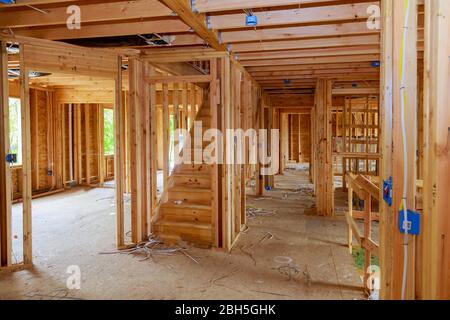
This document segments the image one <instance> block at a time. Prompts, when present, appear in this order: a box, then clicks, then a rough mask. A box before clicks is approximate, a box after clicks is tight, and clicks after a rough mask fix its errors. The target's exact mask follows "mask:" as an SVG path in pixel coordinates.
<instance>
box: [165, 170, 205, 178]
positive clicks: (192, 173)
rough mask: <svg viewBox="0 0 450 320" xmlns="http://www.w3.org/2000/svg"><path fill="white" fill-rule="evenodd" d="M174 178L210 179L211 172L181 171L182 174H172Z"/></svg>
mask: <svg viewBox="0 0 450 320" xmlns="http://www.w3.org/2000/svg"><path fill="white" fill-rule="evenodd" d="M172 176H174V177H180V178H185V177H192V176H195V177H202V178H210V177H211V174H210V173H209V172H203V171H193V172H189V171H181V172H174V173H173V174H172Z"/></svg>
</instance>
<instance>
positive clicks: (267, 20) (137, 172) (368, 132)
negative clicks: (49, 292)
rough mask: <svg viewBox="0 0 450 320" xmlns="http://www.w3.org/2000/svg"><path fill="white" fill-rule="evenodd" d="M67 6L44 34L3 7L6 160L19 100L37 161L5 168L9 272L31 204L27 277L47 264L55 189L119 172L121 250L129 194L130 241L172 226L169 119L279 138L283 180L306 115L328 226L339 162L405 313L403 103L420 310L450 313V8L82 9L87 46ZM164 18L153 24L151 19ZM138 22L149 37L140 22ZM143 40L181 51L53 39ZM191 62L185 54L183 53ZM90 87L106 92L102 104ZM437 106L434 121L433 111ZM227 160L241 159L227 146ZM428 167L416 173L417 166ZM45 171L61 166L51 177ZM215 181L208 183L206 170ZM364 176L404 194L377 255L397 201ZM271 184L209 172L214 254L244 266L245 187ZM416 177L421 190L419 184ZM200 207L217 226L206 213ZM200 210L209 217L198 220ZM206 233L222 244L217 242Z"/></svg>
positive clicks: (113, 5)
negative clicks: (68, 18) (43, 213)
mask: <svg viewBox="0 0 450 320" xmlns="http://www.w3.org/2000/svg"><path fill="white" fill-rule="evenodd" d="M59 2H60V1H53V0H47V1H45V0H43V1H40V0H39V1H32V3H33V4H45V5H47V4H48V5H49V7H50V8H52V11H51V12H49V13H48V14H47V16H46V19H40V17H41V14H40V13H38V12H36V11H35V10H33V9H32V8H29V7H27V6H26V5H27V4H29V3H31V2H29V1H26V2H23V1H22V2H18V3H16V4H14V5H11V7H6V6H1V9H0V21H1V23H0V27H1V28H2V29H3V30H1V33H0V44H1V56H0V58H1V59H0V71H1V73H0V76H1V78H0V89H1V92H0V105H1V111H2V114H1V119H2V121H1V123H0V155H1V156H6V155H7V154H8V152H9V150H8V149H9V146H8V118H9V115H8V108H7V106H8V105H9V102H8V98H9V96H10V94H11V93H10V92H9V91H15V96H20V99H21V111H22V119H21V121H22V135H23V140H22V149H23V150H22V153H23V155H24V158H23V165H22V166H21V167H20V168H19V167H17V168H14V167H10V166H9V165H8V164H2V165H1V167H0V200H1V203H0V204H1V205H0V265H1V267H12V265H11V264H12V263H11V254H10V252H11V203H12V200H18V199H19V198H20V197H22V200H23V203H24V205H23V217H24V219H23V221H24V239H23V243H24V260H23V263H24V265H29V264H31V263H32V254H33V252H32V240H31V239H32V232H31V231H32V223H31V199H32V198H33V197H36V196H42V195H44V194H46V193H45V192H46V191H49V192H58V191H59V190H62V189H63V187H69V186H71V185H72V184H74V183H75V184H78V185H86V186H96V185H97V183H98V185H100V186H102V185H104V183H105V180H108V179H110V178H112V174H110V175H109V174H108V172H109V171H110V170H111V168H112V166H114V171H115V172H114V177H115V188H116V211H117V217H116V218H117V221H116V223H117V246H118V247H119V248H124V247H125V246H126V245H127V244H126V243H125V231H126V230H125V229H124V228H125V211H124V195H125V194H126V193H127V192H129V193H130V195H131V228H132V239H131V241H132V242H133V243H138V242H140V241H143V240H145V239H146V238H147V236H148V235H149V234H150V233H151V232H152V228H153V227H154V226H156V221H157V220H158V218H159V216H158V214H159V210H160V208H161V205H162V204H163V203H164V202H165V201H166V200H167V199H166V198H167V197H168V193H167V189H169V188H170V187H171V184H172V182H173V181H172V180H171V172H170V164H169V159H170V152H171V151H170V150H171V149H170V132H169V127H170V120H169V119H170V115H171V113H173V114H174V117H175V128H185V129H188V130H190V129H191V127H192V125H193V122H194V121H195V120H196V119H197V118H200V117H204V118H205V119H208V120H210V121H211V127H212V128H218V129H222V131H223V130H226V129H235V128H241V129H244V130H245V129H256V130H257V129H263V128H267V129H271V128H279V129H280V130H281V138H282V140H281V145H280V146H281V155H280V160H281V168H280V171H281V173H282V172H283V171H284V170H285V169H286V164H287V163H288V161H289V160H295V161H297V160H300V159H299V155H298V154H299V153H300V149H301V148H302V142H301V141H300V139H291V140H289V135H290V134H292V133H295V132H296V131H298V130H297V129H298V127H300V126H301V125H300V124H299V122H300V120H299V119H298V118H300V117H299V116H297V115H298V114H300V113H301V112H304V111H305V112H310V113H311V130H312V131H311V132H312V134H311V141H310V143H311V144H312V145H313V146H315V147H314V148H313V151H312V163H311V170H310V173H311V180H312V181H313V182H314V183H315V193H316V196H317V199H316V201H317V203H316V207H317V212H318V214H319V215H322V216H326V217H331V216H333V214H334V212H333V211H334V208H333V205H334V199H333V194H334V189H333V188H334V182H333V176H334V173H333V160H336V159H337V158H339V159H338V160H336V161H337V162H339V161H342V167H343V171H342V172H339V173H338V174H339V175H342V176H343V178H344V181H343V184H344V188H345V186H346V179H348V181H347V182H348V183H349V185H350V190H349V195H350V196H349V201H350V208H349V212H348V214H347V219H348V221H349V225H350V229H351V232H349V240H351V239H352V237H353V236H355V237H356V238H357V240H358V241H359V242H360V245H361V246H362V247H364V248H365V249H366V250H367V251H369V254H368V257H366V261H365V264H366V267H367V266H368V265H369V264H370V254H374V255H375V254H376V255H379V258H380V262H381V297H382V298H383V299H399V298H401V289H402V288H401V287H402V275H403V235H402V234H400V233H399V231H398V228H397V223H398V211H399V208H400V207H401V202H402V200H403V199H402V197H403V196H402V191H403V190H402V184H401V182H402V180H403V175H404V171H403V169H404V166H405V163H403V160H402V159H403V154H402V149H403V141H402V134H401V133H402V125H401V115H402V110H401V101H402V98H403V96H402V95H403V93H405V96H406V98H407V112H406V113H405V117H406V123H407V124H408V125H407V128H406V133H407V134H406V135H407V137H408V145H407V148H406V149H407V152H408V154H409V155H411V156H410V157H409V158H408V163H407V167H406V169H407V175H408V185H407V188H408V190H407V195H408V199H407V206H408V208H409V209H413V210H417V211H420V212H421V214H422V216H421V218H422V230H423V234H421V235H420V236H419V237H412V236H410V237H409V241H408V257H409V259H408V278H407V292H406V298H407V299H415V298H428V299H448V298H449V296H448V292H449V291H450V290H449V288H450V283H449V279H450V276H449V274H450V269H449V268H448V266H449V260H450V257H449V254H448V252H450V251H449V250H448V247H449V246H450V244H449V243H448V238H449V235H448V233H449V229H450V227H449V224H450V223H449V218H448V217H447V216H448V215H446V214H445V212H446V209H447V208H448V207H449V204H448V199H449V198H450V197H448V190H449V189H450V186H449V183H450V182H449V178H448V176H449V175H448V171H449V161H448V159H449V157H448V149H449V144H450V142H449V140H450V136H449V130H448V129H449V127H450V120H449V112H448V109H449V106H448V100H449V96H448V92H450V89H449V81H450V80H449V71H448V70H449V60H448V57H449V45H448V38H449V37H448V35H449V33H450V27H449V26H450V23H449V21H448V14H447V13H448V12H449V11H450V8H449V4H448V1H447V0H425V1H422V0H408V1H406V2H403V1H394V0H381V1H356V2H355V3H343V4H341V3H332V2H331V1H325V0H306V1H302V5H303V4H305V3H306V5H305V6H301V7H300V8H297V7H296V6H297V5H298V2H299V1H291V0H282V1H274V0H250V1H247V2H246V1H237V0H230V1H220V0H198V1H195V2H194V1H193V2H191V3H189V1H184V0H162V1H159V2H158V1H155V0H137V1H132V2H127V1H114V2H111V1H107V0H105V1H103V0H99V1H96V2H95V3H87V2H86V3H82V4H81V6H82V8H83V12H86V13H87V15H86V16H84V18H83V20H84V21H83V22H84V23H86V25H84V26H83V29H82V30H78V31H73V32H68V31H67V30H66V28H63V27H62V26H60V25H63V24H64V23H65V7H64V6H63V5H61V4H59ZM66 2H73V1H66ZM407 3H410V5H411V14H410V21H408V28H407V32H408V38H407V40H406V44H405V47H403V43H402V38H403V33H404V32H405V30H404V27H403V24H404V19H405V16H404V12H405V4H407ZM379 4H381V9H382V17H381V24H382V26H381V27H382V28H381V32H380V28H373V29H371V28H368V24H367V22H366V21H365V20H366V19H367V18H369V15H370V13H369V12H368V11H367V9H368V6H370V5H379ZM423 4H425V6H424V7H423ZM149 7H151V8H153V9H152V10H148V8H149ZM422 8H423V9H422ZM102 9H108V10H102ZM242 9H258V10H255V11H256V12H257V14H258V27H262V28H257V29H255V30H254V29H252V28H248V27H246V26H244V25H243V21H244V15H245V14H244V13H243V12H242ZM99 12H101V14H98V13H99ZM11 13H14V14H11ZM94 13H95V14H94ZM210 13H212V14H210ZM136 19H141V20H142V21H140V22H136V21H137V20H136ZM134 20H136V21H134ZM375 22H376V21H375ZM423 22H424V23H425V25H424V28H422V25H421V24H422V23H423ZM56 25H59V26H56ZM54 26H56V27H54ZM5 30H6V31H7V32H4V31H5ZM190 30H193V31H194V32H195V34H193V33H192V34H191V33H190ZM143 33H145V34H147V33H148V34H150V33H161V34H163V37H164V39H166V40H167V41H168V42H170V43H169V45H168V46H167V48H164V47H160V48H158V47H157V46H151V47H150V46H148V45H147V44H143V45H142V48H141V49H142V50H135V49H125V50H123V49H113V50H111V49H95V48H87V47H80V46H75V45H70V44H65V43H61V42H53V41H49V40H48V39H58V40H61V39H75V38H78V39H84V40H83V41H86V39H88V38H95V37H103V36H122V35H130V34H143ZM173 34H176V37H175V38H174V37H173ZM24 35H32V36H34V37H39V38H41V39H33V38H28V37H26V36H24ZM171 39H172V40H171ZM171 41H172V42H171ZM7 43H8V44H9V43H14V44H18V45H19V48H20V54H18V55H17V54H9V55H8V53H7V51H6V44H7ZM380 44H381V47H380ZM178 46H183V50H179V47H178ZM205 46H209V48H204V47H205ZM402 54H405V57H406V60H407V62H406V69H405V73H406V76H405V79H406V83H402V74H401V71H400V70H399V65H401V64H402V63H401V62H402V61H401V60H402V59H401V58H402ZM422 59H423V60H424V63H423V65H424V68H423V69H424V70H423V77H424V79H423V81H418V77H420V76H422V74H421V73H422V71H419V72H418V71H417V70H418V69H421V68H418V66H421V60H422ZM377 61H380V62H381V70H379V69H378V68H377V67H376V65H377V64H376V63H374V62H377ZM125 65H127V66H128V69H126V66H125ZM8 68H15V69H17V68H18V69H20V78H19V79H17V80H15V81H10V80H8ZM244 68H245V69H244ZM37 70H38V71H48V72H50V73H52V74H51V76H49V77H39V78H40V79H39V78H38V79H29V74H28V72H29V71H37ZM64 84H67V85H66V86H65V85H64ZM69 84H70V85H69ZM89 86H92V87H95V88H96V89H97V90H96V91H98V92H93V91H94V90H92V88H89ZM11 88H13V89H12V90H11ZM422 91H423V97H422V93H421V92H422ZM205 92H206V93H209V102H210V105H209V106H207V105H206V107H207V108H209V110H208V112H209V113H208V112H205V110H203V111H204V112H203V113H201V111H202V108H203V106H205V104H206V103H207V102H205V100H207V99H203V98H202V94H201V93H205ZM313 93H315V94H313ZM377 93H381V94H380V98H379V108H378V109H377V110H375V108H372V107H371V106H370V102H369V101H368V100H366V101H365V102H364V101H363V102H361V101H359V102H358V103H354V101H353V99H361V97H364V99H366V98H367V97H369V96H372V95H377ZM11 96H12V95H11ZM203 96H204V97H206V95H203ZM343 96H346V97H348V99H349V101H344V103H343V104H342V105H337V104H336V103H335V102H336V100H337V99H335V98H336V97H338V98H342V97H343ZM44 97H45V98H44ZM43 100H45V105H44V103H42V101H43ZM283 100H285V101H283ZM418 100H419V101H418ZM421 100H423V108H418V105H421V102H422V101H421ZM180 102H181V103H180ZM106 104H110V105H114V122H115V133H114V137H115V141H116V145H115V155H114V165H112V160H111V157H109V156H108V157H107V156H105V155H104V153H103V151H102V150H103V148H104V145H103V137H102V132H103V109H104V108H105V105H106ZM308 104H310V105H309V107H306V106H307V105H308ZM313 104H314V105H315V107H314V108H313V109H312V108H311V107H312V105H313ZM158 108H160V110H161V111H162V115H163V117H162V122H161V123H159V121H158V119H157V113H158V112H159V111H158ZM197 109H198V110H197ZM289 114H291V115H294V116H288V115H289ZM44 115H45V116H44ZM40 116H42V117H40ZM43 119H44V120H43ZM96 121H97V122H96ZM94 123H95V125H94ZM157 125H160V127H162V135H163V137H162V143H160V142H159V141H157V140H158V139H157V135H158V131H157ZM72 129H73V130H72ZM334 130H335V131H334ZM375 132H376V133H375ZM375 136H376V138H377V139H375ZM58 137H62V139H59V138H58ZM66 139H67V140H66ZM333 139H334V140H333ZM339 139H341V140H342V141H343V149H342V150H338V151H336V150H334V149H333V147H334V145H333V141H335V142H337V141H338V140H339ZM72 140H73V142H72ZM375 140H376V141H375ZM289 142H290V144H289ZM158 143H159V144H160V145H161V148H160V149H158V148H157V144H158ZM39 145H41V146H43V147H42V148H43V149H45V150H43V149H40V148H39ZM225 147H227V148H231V147H233V146H230V145H226V143H225ZM375 147H376V148H375ZM375 149H376V150H375ZM417 151H419V157H418V159H416V157H415V156H414V155H415V154H416V153H417ZM333 152H334V153H333ZM96 153H98V156H97V157H96V156H95V154H96ZM294 153H295V154H294ZM293 154H294V155H293ZM44 155H45V157H44ZM158 156H160V157H161V158H162V164H163V165H162V169H163V180H164V190H162V196H161V200H159V199H158V193H157V174H158V172H157V171H158V166H157V161H156V160H157V158H158ZM222 156H223V157H225V155H222ZM333 156H334V157H335V159H333ZM83 157H84V158H83ZM41 158H42V159H43V158H45V159H44V160H42V161H41ZM341 159H342V160H341ZM361 161H364V162H365V167H366V170H364V172H360V170H359V164H360V162H361ZM369 163H376V170H368V168H369ZM91 164H92V165H91ZM355 164H356V165H355ZM199 166H200V167H198V168H197V169H199V171H201V170H202V169H204V167H202V165H201V164H200V165H199ZM44 171H46V172H45V173H44ZM95 172H96V174H95ZM351 172H354V173H356V174H364V175H366V176H367V175H373V176H374V178H375V176H378V180H379V184H380V185H381V183H382V181H383V180H388V179H389V178H390V177H392V178H393V180H394V190H393V205H392V207H389V206H388V205H387V204H385V203H384V202H382V201H381V203H380V214H379V220H380V245H379V246H377V245H376V244H375V243H373V241H371V240H370V238H371V233H370V223H371V222H372V220H376V214H375V213H372V212H371V207H370V202H371V198H375V199H378V200H379V199H381V198H382V197H381V191H380V190H374V185H371V184H367V183H365V184H364V183H363V181H364V179H366V177H362V176H358V177H355V176H353V175H351V174H349V173H351ZM260 174H261V166H259V165H242V164H227V163H225V164H217V165H213V166H211V177H210V178H211V193H210V194H207V195H206V196H204V195H203V196H202V197H203V198H201V200H202V201H203V200H205V199H206V200H212V202H211V203H212V205H211V206H210V207H211V208H210V210H211V212H212V215H211V219H210V225H211V234H212V237H213V246H214V247H217V248H223V249H224V250H230V249H231V248H232V246H233V244H234V243H235V241H236V240H237V238H238V236H239V234H240V232H241V230H242V228H243V225H245V223H246V215H245V206H246V197H245V196H246V194H248V193H246V187H249V184H250V183H251V182H253V181H254V185H252V186H251V188H248V189H251V192H252V193H253V194H255V195H260V194H262V193H263V190H264V187H265V186H273V184H274V181H273V177H268V178H265V179H262V180H261V176H260ZM417 174H419V175H420V177H419V178H420V179H421V180H420V181H421V182H420V183H417V179H416V176H417ZM202 178H204V177H202ZM206 180H207V179H206ZM366 180H367V179H366ZM205 184H206V183H205ZM16 188H17V190H16ZM358 188H359V189H364V190H365V191H361V193H363V198H364V199H365V200H366V208H365V211H364V212H357V211H356V210H354V209H353V207H352V204H351V200H352V197H353V193H354V192H355V191H356V189H358ZM47 189H48V190H47ZM182 191H184V192H188V191H186V189H185V190H182ZM41 192H42V193H41ZM201 192H203V193H205V192H204V190H203V191H201ZM201 192H199V193H201ZM249 192H250V191H249ZM376 194H378V197H377V196H376ZM208 197H211V199H209V198H208ZM172 200H173V199H172ZM206 207H208V206H206ZM201 209H203V210H205V206H204V207H202V208H201ZM207 209H208V210H209V208H207ZM195 210H197V211H198V207H196V208H195ZM358 217H364V218H365V226H366V231H365V233H364V235H362V234H359V233H358V232H357V230H356V229H355V223H354V220H353V219H354V218H358ZM367 227H369V228H367ZM204 230H206V231H205V233H207V232H209V229H207V228H204ZM352 234H353V235H352ZM351 243H353V241H352V240H351ZM350 246H351V245H350ZM14 268H20V266H17V267H15V266H14ZM366 280H367V279H366Z"/></svg>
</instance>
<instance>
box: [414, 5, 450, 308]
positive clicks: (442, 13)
mask: <svg viewBox="0 0 450 320" xmlns="http://www.w3.org/2000/svg"><path fill="white" fill-rule="evenodd" d="M449 12H450V2H449V1H446V0H436V1H434V0H432V1H430V0H426V1H425V30H426V37H425V39H426V41H425V70H424V74H425V85H424V110H425V123H424V133H425V141H424V143H425V148H424V153H425V157H424V168H423V169H424V177H425V179H424V186H423V187H424V188H423V215H422V225H423V228H422V230H423V236H422V238H423V239H422V241H423V256H422V257H419V258H421V259H422V265H423V269H422V270H420V271H421V274H419V276H421V277H422V283H423V287H422V292H420V296H421V298H423V299H439V300H448V299H450V271H449V265H450V254H449V247H450V242H449V238H450V235H449V233H450V219H449V217H448V208H449V206H450V205H449V201H450V200H449V199H450V196H449V190H450V178H449V174H448V173H449V170H450V155H449V150H450V112H449V110H450V105H449V101H450V96H449V94H450V62H449V56H450V42H449V39H448V35H449V32H450V16H449Z"/></svg>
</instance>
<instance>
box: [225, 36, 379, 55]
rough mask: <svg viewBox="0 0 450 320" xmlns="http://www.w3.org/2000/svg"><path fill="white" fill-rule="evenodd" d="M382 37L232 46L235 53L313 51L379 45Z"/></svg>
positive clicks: (272, 42) (320, 39)
mask: <svg viewBox="0 0 450 320" xmlns="http://www.w3.org/2000/svg"><path fill="white" fill-rule="evenodd" d="M379 44H380V36H379V35H378V34H373V35H362V36H349V37H333V38H319V39H305V40H284V41H271V42H255V43H237V44H233V45H231V50H232V51H233V52H252V51H258V52H260V51H269V50H291V49H311V48H332V47H345V46H363V45H379Z"/></svg>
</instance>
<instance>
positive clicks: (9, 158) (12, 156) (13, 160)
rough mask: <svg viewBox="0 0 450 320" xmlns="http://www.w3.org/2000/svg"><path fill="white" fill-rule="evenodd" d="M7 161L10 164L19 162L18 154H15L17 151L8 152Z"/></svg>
mask: <svg viewBox="0 0 450 320" xmlns="http://www.w3.org/2000/svg"><path fill="white" fill-rule="evenodd" d="M6 162H8V163H9V164H14V163H17V154H15V153H8V154H7V155H6Z"/></svg>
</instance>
